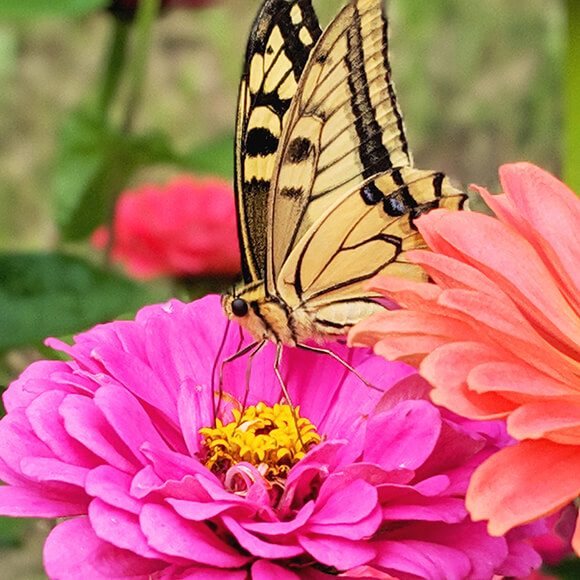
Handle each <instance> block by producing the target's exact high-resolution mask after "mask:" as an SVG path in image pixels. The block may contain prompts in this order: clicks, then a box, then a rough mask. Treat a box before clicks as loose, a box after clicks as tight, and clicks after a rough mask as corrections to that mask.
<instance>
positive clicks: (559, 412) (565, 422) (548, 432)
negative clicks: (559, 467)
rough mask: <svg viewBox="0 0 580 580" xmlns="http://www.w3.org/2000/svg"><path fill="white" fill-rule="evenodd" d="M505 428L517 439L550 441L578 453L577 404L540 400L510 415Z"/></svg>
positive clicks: (579, 426) (579, 415) (579, 410)
mask: <svg viewBox="0 0 580 580" xmlns="http://www.w3.org/2000/svg"><path fill="white" fill-rule="evenodd" d="M507 428H508V433H509V434H510V435H511V436H512V437H515V438H516V439H520V440H522V439H541V438H544V439H549V440H550V441H554V442H555V443H561V444H563V445H575V446H577V449H578V452H579V453H580V404H579V402H578V401H576V402H575V403H573V402H571V401H569V400H568V401H541V402H536V403H529V404H527V405H522V406H521V407H520V408H519V409H516V410H515V411H514V412H513V413H512V414H511V415H510V416H509V418H508V421H507Z"/></svg>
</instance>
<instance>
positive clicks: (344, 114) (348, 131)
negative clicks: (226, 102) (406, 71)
mask: <svg viewBox="0 0 580 580" xmlns="http://www.w3.org/2000/svg"><path fill="white" fill-rule="evenodd" d="M386 34H387V31H386V22H385V19H384V17H383V14H382V10H381V3H380V2H378V1H377V0H358V1H356V2H352V3H350V4H348V5H347V6H346V7H345V8H344V9H343V10H342V12H341V13H340V14H339V15H338V16H337V17H336V18H335V20H334V21H333V22H332V23H331V24H330V25H329V27H328V28H327V29H326V30H325V31H324V34H323V35H322V36H321V38H320V40H319V42H318V43H317V45H316V46H315V48H314V49H313V51H312V52H311V54H310V58H309V60H308V63H307V65H306V67H305V70H304V72H303V73H302V77H301V80H300V83H299V86H298V89H297V91H296V95H295V96H294V100H293V102H292V105H291V107H290V109H289V111H288V121H287V122H286V124H285V127H284V131H283V134H282V138H281V141H280V146H279V151H278V160H277V164H276V169H275V172H274V176H273V179H274V183H273V187H272V192H271V199H270V206H269V224H270V226H271V227H270V229H269V235H270V236H271V239H270V240H269V242H268V245H269V248H270V249H271V252H270V254H269V260H268V262H269V263H268V267H269V270H268V277H267V279H268V287H269V290H271V291H275V281H276V278H277V276H278V273H279V272H280V270H281V267H282V265H283V263H284V262H285V260H286V259H287V257H288V256H289V254H290V252H291V251H292V248H293V247H294V245H295V244H296V243H297V242H298V241H299V240H300V238H301V237H302V236H303V235H304V234H305V232H306V231H307V230H308V228H309V227H310V226H311V225H312V224H313V223H314V222H315V221H316V220H317V219H318V218H319V217H320V215H322V213H324V211H326V209H327V208H328V207H329V206H330V205H332V204H333V203H334V202H335V201H336V200H338V199H339V198H340V197H341V196H342V195H343V194H345V193H346V192H348V191H349V190H351V189H352V188H353V187H355V186H356V185H357V184H360V183H361V182H362V181H364V179H366V178H368V177H370V176H372V175H374V174H377V173H380V172H384V171H386V170H388V169H390V168H391V167H401V166H407V165H410V163H411V160H410V156H409V153H408V147H407V140H406V136H405V132H404V127H403V121H402V116H401V113H400V111H399V108H398V105H397V102H396V98H395V93H394V89H393V86H392V82H391V72H390V67H389V63H388V57H387V50H388V46H387V36H386Z"/></svg>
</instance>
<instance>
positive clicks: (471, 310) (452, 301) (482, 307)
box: [439, 290, 580, 383]
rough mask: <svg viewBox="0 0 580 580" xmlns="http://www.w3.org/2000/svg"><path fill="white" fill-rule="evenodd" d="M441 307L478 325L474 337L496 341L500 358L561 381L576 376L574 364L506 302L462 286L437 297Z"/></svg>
mask: <svg viewBox="0 0 580 580" xmlns="http://www.w3.org/2000/svg"><path fill="white" fill-rule="evenodd" d="M439 304H440V305H441V306H442V307H447V308H449V309H450V310H453V311H456V316H457V317H460V316H461V315H463V316H464V317H465V318H466V319H468V320H469V319H471V320H473V321H477V323H476V322H473V325H474V327H475V328H478V327H479V329H478V330H479V334H478V338H479V337H481V340H482V341H485V342H486V343H488V344H490V343H491V344H500V345H501V346H502V347H503V349H504V351H505V355H504V357H503V358H505V359H508V358H513V357H517V358H519V359H521V360H524V361H526V362H527V363H528V364H530V365H533V366H535V367H536V368H538V370H540V371H541V372H543V373H545V374H547V375H549V376H551V377H553V378H554V379H555V380H563V381H564V382H569V383H572V382H576V381H577V380H578V371H579V370H580V369H579V368H578V364H577V363H575V362H574V361H573V360H572V359H569V358H567V357H565V356H563V355H562V353H561V352H560V351H559V350H558V349H557V348H555V347H554V346H552V345H551V344H550V343H548V342H547V341H546V340H545V339H544V338H543V337H542V336H540V334H539V333H538V332H537V331H536V329H534V328H532V327H531V326H530V325H529V324H528V322H527V321H526V320H525V319H524V318H523V316H522V315H521V313H520V312H519V310H518V309H516V308H515V307H514V306H513V305H511V304H509V303H505V302H502V301H494V300H493V298H492V297H490V296H488V295H487V294H479V293H476V292H469V291H466V290H446V291H445V292H443V294H442V295H441V297H440V299H439Z"/></svg>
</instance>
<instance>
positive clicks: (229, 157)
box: [183, 135, 234, 179]
mask: <svg viewBox="0 0 580 580" xmlns="http://www.w3.org/2000/svg"><path fill="white" fill-rule="evenodd" d="M233 160H234V137H233V135H223V136H222V137H219V138H218V139H216V140H215V141H212V142H210V143H204V144H203V145H201V146H198V147H196V148H195V149H194V150H193V151H191V152H190V153H189V154H188V155H186V157H185V159H184V160H183V163H184V164H186V165H187V167H189V168H191V169H192V170H194V171H196V172H201V173H212V174H214V175H221V176H222V177H226V178H229V179H231V178H232V177H233V174H234V171H233V167H234V163H233Z"/></svg>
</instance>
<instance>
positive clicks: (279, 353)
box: [274, 342, 306, 449]
mask: <svg viewBox="0 0 580 580" xmlns="http://www.w3.org/2000/svg"><path fill="white" fill-rule="evenodd" d="M283 348H284V345H283V344H282V343H281V342H278V343H276V359H275V360H274V373H275V374H276V378H277V379H278V382H279V383H280V387H281V389H282V394H283V395H284V398H285V399H286V401H287V402H288V405H290V409H291V410H292V418H293V419H294V426H295V427H296V434H297V435H298V440H299V441H300V445H302V449H306V447H305V445H304V441H302V436H301V435H300V428H299V426H298V416H297V415H296V409H295V408H294V405H293V403H292V399H291V398H290V393H288V389H287V388H286V384H285V383H284V379H283V378H282V373H280V363H281V362H282V349H283Z"/></svg>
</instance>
